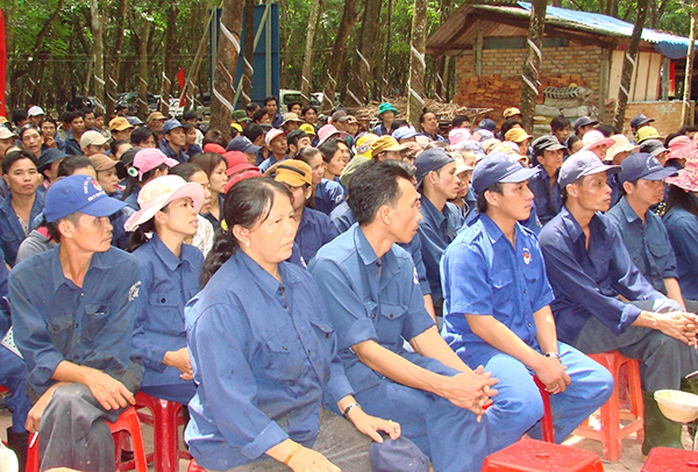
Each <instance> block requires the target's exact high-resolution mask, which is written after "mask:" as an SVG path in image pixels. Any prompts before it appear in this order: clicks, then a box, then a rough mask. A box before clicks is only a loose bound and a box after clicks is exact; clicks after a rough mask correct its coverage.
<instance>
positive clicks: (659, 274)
mask: <svg viewBox="0 0 698 472" xmlns="http://www.w3.org/2000/svg"><path fill="white" fill-rule="evenodd" d="M606 215H607V216H608V219H609V220H610V221H611V223H613V224H614V225H615V226H616V228H617V229H618V233H619V234H620V235H621V237H622V238H623V243H625V247H626V249H627V250H628V254H630V257H631V258H632V260H633V263H634V264H635V266H636V267H637V268H638V270H639V271H640V272H641V273H642V275H644V276H645V278H646V279H647V280H648V281H649V283H651V284H652V285H653V286H654V288H655V290H657V291H658V292H661V293H663V294H664V295H666V287H665V286H664V279H669V278H674V279H678V278H679V275H678V272H677V269H676V256H675V255H674V250H673V249H672V248H671V244H670V243H669V235H668V234H667V230H666V228H665V227H664V224H662V219H661V218H660V217H659V216H657V214H656V213H654V212H653V211H651V210H647V212H645V223H644V224H643V223H642V220H641V219H640V217H639V216H637V213H635V210H633V209H632V207H631V206H630V204H629V203H628V201H627V200H626V199H625V197H622V198H621V199H620V201H619V202H618V203H617V204H616V206H614V207H613V208H611V210H610V211H609V212H608V213H606Z"/></svg>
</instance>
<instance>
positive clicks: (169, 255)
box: [148, 233, 189, 272]
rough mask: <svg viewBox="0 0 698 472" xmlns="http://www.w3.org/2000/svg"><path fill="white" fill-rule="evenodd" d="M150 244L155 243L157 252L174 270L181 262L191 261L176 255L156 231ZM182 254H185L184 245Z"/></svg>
mask: <svg viewBox="0 0 698 472" xmlns="http://www.w3.org/2000/svg"><path fill="white" fill-rule="evenodd" d="M148 244H152V245H153V249H154V250H155V254H156V255H157V256H158V257H159V258H160V260H161V261H162V262H164V263H165V265H166V266H167V268H168V269H169V270H171V271H173V272H174V271H175V270H177V267H179V265H180V264H181V263H183V262H186V263H189V261H188V260H186V259H184V257H182V259H180V258H179V257H177V256H175V255H174V253H173V252H172V251H171V250H170V248H168V247H167V246H166V245H165V243H164V242H163V241H162V239H160V237H159V236H158V235H157V234H156V233H153V238H152V239H151V241H150V243H148ZM181 255H182V256H184V247H182V250H181Z"/></svg>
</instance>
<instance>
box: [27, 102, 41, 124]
mask: <svg viewBox="0 0 698 472" xmlns="http://www.w3.org/2000/svg"><path fill="white" fill-rule="evenodd" d="M27 116H28V117H29V122H30V123H31V124H33V125H34V126H36V127H37V128H38V127H39V125H40V124H41V120H43V119H44V117H45V116H46V112H45V111H44V110H43V108H41V107H38V106H36V105H34V106H33V107H29V110H27Z"/></svg>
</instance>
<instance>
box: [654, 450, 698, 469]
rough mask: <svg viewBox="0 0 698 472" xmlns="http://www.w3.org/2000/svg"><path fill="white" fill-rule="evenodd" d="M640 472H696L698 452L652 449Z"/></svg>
mask: <svg viewBox="0 0 698 472" xmlns="http://www.w3.org/2000/svg"><path fill="white" fill-rule="evenodd" d="M640 472H698V452H693V451H682V450H681V449H673V448H671V447H653V448H652V450H651V451H650V454H649V455H648V456H647V461H645V465H643V466H642V469H641V470H640Z"/></svg>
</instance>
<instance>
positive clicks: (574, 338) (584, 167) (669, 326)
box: [540, 151, 698, 454]
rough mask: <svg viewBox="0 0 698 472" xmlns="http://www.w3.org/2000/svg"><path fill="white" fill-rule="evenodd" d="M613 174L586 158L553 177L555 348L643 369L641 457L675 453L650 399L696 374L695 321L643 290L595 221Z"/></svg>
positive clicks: (610, 232)
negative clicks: (607, 356) (606, 356)
mask: <svg viewBox="0 0 698 472" xmlns="http://www.w3.org/2000/svg"><path fill="white" fill-rule="evenodd" d="M619 171H620V167H619V166H607V165H605V164H603V163H602V162H601V161H600V160H599V159H598V157H597V156H596V155H595V154H593V153H592V152H589V151H580V152H578V153H576V154H575V155H573V156H570V158H569V159H568V160H567V161H565V163H564V164H563V165H562V167H561V168H560V176H559V182H560V186H561V187H562V189H563V202H564V204H565V206H564V207H563V209H562V210H561V211H560V213H559V214H558V215H557V216H556V217H555V218H553V219H552V220H551V221H550V222H549V223H548V224H547V225H546V226H545V228H543V231H542V232H541V235H540V245H541V249H542V251H543V255H544V256H545V263H546V268H547V273H548V280H550V283H551V285H552V287H553V290H554V293H555V301H554V302H553V303H552V304H551V307H552V309H553V313H554V315H555V321H556V324H557V328H558V331H557V332H558V337H559V338H560V340H562V341H564V342H567V343H570V344H572V345H574V346H575V347H577V348H578V349H579V350H581V351H582V352H585V353H587V354H590V353H599V352H607V351H612V350H618V351H620V353H621V354H623V355H624V356H626V357H630V358H632V359H638V360H639V361H640V362H641V363H642V364H643V367H644V368H643V369H641V373H642V379H641V380H642V388H643V391H644V393H643V397H644V406H645V411H644V416H643V417H644V429H645V440H644V442H643V444H642V452H643V453H644V454H647V453H649V450H650V449H651V448H652V447H656V446H670V447H677V448H681V425H680V424H678V423H673V422H671V421H669V420H667V419H666V418H665V417H664V416H663V415H662V414H661V412H660V411H659V409H658V406H657V403H656V402H655V400H654V397H653V393H654V392H655V391H656V390H660V389H678V388H679V387H680V386H681V384H682V379H683V378H684V377H685V376H686V375H687V374H689V373H691V372H694V371H696V370H698V352H697V351H696V350H695V345H696V329H697V326H698V317H696V316H695V315H694V314H689V313H683V312H682V311H681V307H680V306H679V305H678V304H677V303H676V302H675V301H673V300H670V299H668V298H666V297H665V296H664V295H662V294H661V293H659V292H658V291H656V290H655V289H654V287H652V285H650V283H649V282H647V280H646V279H645V278H644V277H643V276H642V274H641V273H640V271H639V270H638V269H637V267H635V265H634V264H633V263H632V259H631V258H630V255H629V254H628V251H627V250H626V249H625V246H624V245H623V242H622V240H621V237H620V235H619V234H618V232H617V231H616V230H615V228H614V227H613V224H612V223H611V222H610V221H609V219H608V217H606V216H604V215H602V214H601V213H600V212H604V211H608V208H609V206H610V204H611V188H610V187H609V186H608V184H607V174H608V173H615V174H617V173H618V172H619ZM621 297H622V298H623V299H621ZM624 300H629V301H624Z"/></svg>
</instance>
